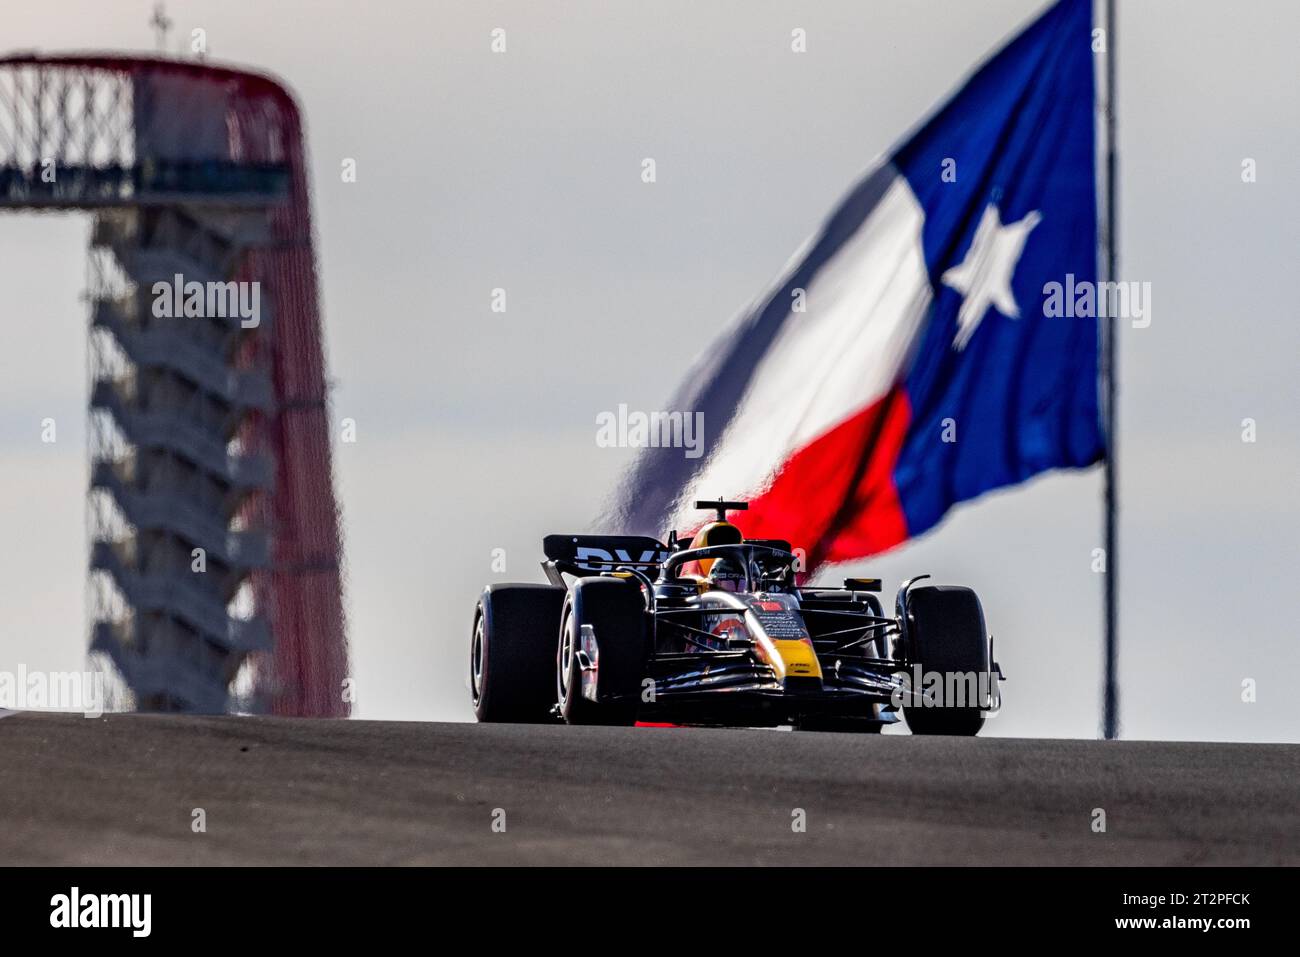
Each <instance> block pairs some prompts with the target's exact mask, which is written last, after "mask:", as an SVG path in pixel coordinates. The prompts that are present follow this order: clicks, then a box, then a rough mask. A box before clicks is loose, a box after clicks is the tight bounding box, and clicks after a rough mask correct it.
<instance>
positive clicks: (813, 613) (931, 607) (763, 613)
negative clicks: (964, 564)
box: [470, 501, 1003, 735]
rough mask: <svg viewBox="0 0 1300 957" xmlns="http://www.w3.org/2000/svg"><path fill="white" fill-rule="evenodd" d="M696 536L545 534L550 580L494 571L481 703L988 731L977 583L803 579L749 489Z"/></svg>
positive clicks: (478, 612) (563, 711)
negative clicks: (743, 516) (754, 506)
mask: <svg viewBox="0 0 1300 957" xmlns="http://www.w3.org/2000/svg"><path fill="white" fill-rule="evenodd" d="M696 507H697V508H708V509H715V510H716V511H717V518H716V520H715V521H712V522H710V523H708V524H707V525H705V526H704V527H703V528H702V529H700V531H699V532H698V533H697V534H696V535H695V536H694V538H693V539H692V540H691V541H690V542H689V544H684V543H682V542H680V541H679V540H678V538H677V533H676V532H673V533H672V534H671V535H670V536H669V540H668V544H667V545H664V544H661V543H660V542H658V541H656V540H655V539H653V538H648V537H642V536H610V535H548V536H547V537H546V539H545V540H544V542H543V551H544V553H545V555H546V560H545V561H543V562H542V568H543V570H544V571H545V573H546V577H547V579H548V580H549V584H500V585H489V586H488V587H487V588H486V589H484V591H483V595H482V597H481V598H480V599H479V602H478V606H477V607H476V609H475V612H474V628H473V637H472V642H471V651H470V690H471V695H472V698H473V703H474V711H475V714H476V715H477V716H478V720H480V721H515V722H542V721H557V720H560V719H562V720H564V721H566V722H568V723H569V724H612V725H630V724H633V723H635V722H637V721H648V722H668V723H672V724H698V725H730V726H744V727H759V726H778V725H792V726H793V727H794V728H796V729H807V730H837V731H867V732H870V731H879V730H880V729H881V728H882V727H884V726H885V725H887V724H890V723H893V722H896V721H897V720H898V714H899V712H900V711H901V712H902V715H903V717H904V718H906V721H907V725H908V727H909V728H910V729H911V730H912V732H913V733H915V734H953V735H973V734H977V733H978V732H979V730H980V728H981V727H982V725H983V723H984V715H985V714H986V713H987V712H988V711H990V710H993V709H995V708H996V707H998V705H999V704H1000V694H999V691H998V688H999V682H1000V681H1001V680H1002V678H1003V675H1002V671H1001V669H1000V668H999V667H998V665H997V664H996V663H995V662H994V661H993V657H992V656H993V647H992V640H991V639H990V638H989V636H988V633H987V631H986V630H985V625H984V613H983V610H982V609H981V607H980V602H979V599H978V598H977V597H976V595H975V593H974V592H973V591H971V590H970V589H969V588H962V587H957V586H942V585H922V584H918V583H919V582H920V581H922V580H923V579H925V578H928V577H929V576H928V575H922V576H920V577H919V578H913V579H911V580H910V581H908V582H905V583H904V584H903V585H902V587H901V588H899V590H898V596H897V601H896V603H895V613H894V615H893V616H892V617H890V616H886V615H885V614H884V612H883V610H882V608H881V604H880V601H879V599H878V598H877V597H876V595H875V593H876V592H878V591H879V590H880V581H879V579H863V578H850V579H847V580H846V581H845V583H844V587H842V588H828V587H822V586H816V587H814V586H808V585H803V586H800V585H799V584H797V582H796V571H797V567H798V558H797V557H796V555H795V554H794V552H793V551H792V549H791V547H790V544H789V543H788V542H784V541H774V540H748V539H745V538H744V537H743V536H742V534H741V532H740V530H739V529H738V528H737V527H736V526H735V525H733V524H731V523H730V522H728V521H727V520H726V513H727V512H728V511H740V510H744V509H745V508H746V504H745V503H743V502H725V501H717V502H697V503H696Z"/></svg>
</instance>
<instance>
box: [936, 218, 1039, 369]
mask: <svg viewBox="0 0 1300 957" xmlns="http://www.w3.org/2000/svg"><path fill="white" fill-rule="evenodd" d="M1042 218H1043V217H1042V215H1041V214H1040V213H1039V212H1038V211H1037V210H1034V211H1032V212H1030V213H1029V215H1027V216H1026V217H1025V218H1024V219H1022V220H1021V221H1020V222H1018V223H1007V224H1006V225H1003V224H1002V217H1001V214H1000V213H999V212H998V208H997V206H995V205H994V204H993V203H989V204H988V205H987V206H985V207H984V215H983V216H981V217H980V223H979V226H977V227H976V228H975V238H974V239H972V240H971V244H970V249H968V250H967V251H966V259H965V260H964V261H963V262H962V264H961V265H960V266H953V267H952V268H951V269H949V270H948V271H947V272H945V273H944V274H943V283H944V285H946V286H951V287H952V288H953V289H956V290H957V291H958V292H960V293H961V294H962V295H963V296H964V297H965V298H964V299H963V300H962V304H961V308H960V309H959V310H958V311H957V337H956V338H955V339H954V340H953V346H954V348H956V349H957V350H958V351H960V350H962V349H965V348H966V343H968V342H969V341H970V337H971V336H973V335H974V334H975V330H976V329H977V328H979V324H980V321H981V320H982V319H983V318H984V314H985V313H986V312H988V308H989V305H990V304H992V305H993V306H995V307H996V308H997V310H998V312H1000V313H1002V314H1003V315H1004V316H1006V317H1007V318H1008V319H1019V318H1020V307H1019V306H1018V305H1016V297H1015V295H1013V294H1012V292H1011V274H1012V273H1013V272H1015V269H1016V263H1018V262H1019V261H1020V256H1021V254H1022V253H1023V252H1024V251H1025V240H1027V239H1028V238H1029V232H1030V230H1032V229H1033V228H1034V227H1035V226H1037V225H1038V224H1039V222H1040V221H1041V220H1042Z"/></svg>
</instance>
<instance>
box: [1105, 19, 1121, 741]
mask: <svg viewBox="0 0 1300 957" xmlns="http://www.w3.org/2000/svg"><path fill="white" fill-rule="evenodd" d="M1115 52H1116V48H1115V0H1106V232H1105V237H1106V251H1105V257H1106V258H1105V262H1106V266H1105V268H1106V280H1107V281H1108V282H1114V281H1115V276H1116V271H1117V270H1116V260H1117V259H1118V248H1119V235H1118V230H1117V218H1116V215H1115V214H1116V209H1115V185H1116V183H1115V180H1116V170H1117V166H1118V164H1117V162H1116V157H1115V112H1116V109H1115V99H1116V97H1115ZM1118 322H1119V319H1118V318H1117V317H1113V316H1112V317H1108V318H1106V319H1104V320H1103V326H1102V330H1103V331H1102V343H1103V351H1102V382H1103V395H1104V399H1103V401H1104V403H1105V408H1104V410H1103V414H1104V416H1105V429H1106V469H1105V493H1104V495H1105V508H1106V573H1105V589H1106V598H1105V605H1106V612H1105V613H1106V665H1105V679H1104V680H1105V686H1104V689H1105V690H1104V693H1103V709H1102V734H1103V736H1104V737H1105V738H1106V740H1108V741H1111V740H1114V739H1115V738H1117V737H1118V736H1119V688H1118V678H1117V674H1116V673H1117V671H1118V655H1119V642H1118V635H1117V634H1116V632H1117V599H1118V591H1119V582H1118V561H1117V558H1118V551H1119V548H1118V545H1119V541H1118V538H1119V534H1118V529H1117V527H1116V512H1117V511H1118V503H1117V502H1116V498H1117V491H1118V489H1117V484H1118V469H1117V467H1116V461H1115V460H1116V458H1117V457H1118V451H1119V443H1118V441H1117V434H1116V430H1115V420H1116V418H1117V415H1116V406H1115V398H1116V382H1115V379H1116V375H1115V373H1116V365H1115V340H1116V338H1117V336H1116V331H1117V329H1118Z"/></svg>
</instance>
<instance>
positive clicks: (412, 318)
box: [0, 0, 1300, 741]
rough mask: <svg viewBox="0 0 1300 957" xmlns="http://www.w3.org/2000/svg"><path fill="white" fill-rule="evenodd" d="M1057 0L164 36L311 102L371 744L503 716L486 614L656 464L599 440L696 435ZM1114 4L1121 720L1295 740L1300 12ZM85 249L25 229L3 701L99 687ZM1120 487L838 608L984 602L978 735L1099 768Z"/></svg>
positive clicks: (965, 518) (981, 525) (1039, 504)
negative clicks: (711, 373)
mask: <svg viewBox="0 0 1300 957" xmlns="http://www.w3.org/2000/svg"><path fill="white" fill-rule="evenodd" d="M1042 6H1043V5H1042V4H1041V3H1039V2H1037V0H984V2H981V3H970V2H963V0H912V2H908V3H897V2H847V0H846V2H834V3H832V2H825V0H817V2H811V0H809V2H796V0H782V2H765V3H756V2H753V0H744V2H741V0H736V2H725V3H707V4H701V3H698V2H688V0H682V2H658V0H657V2H651V3H631V2H617V3H608V2H586V3H566V4H563V5H562V7H561V5H559V4H554V5H548V4H538V3H523V2H511V3H484V2H475V3H469V2H457V3H451V2H438V3H414V2H412V3H368V4H361V3H355V4H352V3H322V2H306V0H302V2H298V0H294V2H285V0H276V2H274V3H264V2H258V3H254V2H251V0H247V2H231V0H223V2H172V3H169V4H168V6H167V9H168V13H169V15H170V16H171V18H172V20H173V21H174V24H175V26H174V28H173V30H172V34H171V39H170V43H171V46H172V48H173V49H174V50H179V48H180V45H181V43H182V41H183V40H184V41H185V42H186V43H188V39H189V36H190V31H191V30H192V29H194V28H196V27H198V28H202V29H204V30H205V31H206V33H207V40H208V44H209V47H210V50H211V54H212V57H213V58H214V59H216V60H221V61H229V62H232V63H235V64H242V65H249V66H253V67H257V68H263V69H267V70H270V71H272V72H274V73H276V74H278V75H280V76H281V77H282V78H283V79H285V80H286V81H287V82H288V83H289V84H290V85H291V86H292V87H293V88H294V89H295V91H296V92H297V94H298V97H299V99H300V101H301V103H302V105H303V107H304V110H305V114H306V119H307V132H308V137H309V150H310V154H311V160H312V166H313V171H314V181H315V210H314V211H315V216H316V227H317V232H318V236H319V252H320V263H321V281H322V286H323V293H324V308H325V322H326V330H327V344H328V351H329V361H330V371H331V375H332V377H333V379H334V380H335V382H336V383H337V388H336V391H335V393H334V414H335V418H336V419H341V418H343V417H350V418H353V419H355V420H356V422H357V430H358V439H357V441H356V443H355V444H350V445H339V446H338V447H337V450H336V471H337V476H336V481H337V485H338V489H339V491H340V495H341V499H342V508H343V515H344V522H345V536H346V537H345V549H346V564H347V569H348V579H347V605H348V614H349V622H350V640H351V644H352V651H353V663H354V664H353V671H354V674H355V678H356V682H357V688H358V702H357V708H356V713H357V714H358V715H359V716H361V717H368V718H401V719H450V720H465V719H468V718H470V717H471V711H470V708H469V703H468V692H467V690H466V687H465V670H466V656H467V649H468V629H469V624H470V617H471V613H472V609H473V604H474V601H475V598H476V596H477V592H478V590H479V589H480V588H481V587H482V585H483V584H484V583H486V582H489V581H494V580H506V579H510V580H526V581H528V580H540V573H539V571H538V568H537V561H538V559H540V557H541V555H540V545H541V538H542V536H543V535H544V534H545V533H548V532H554V531H571V530H581V529H584V528H587V527H588V526H589V524H590V522H591V521H592V520H593V518H594V517H595V516H596V514H597V513H598V512H599V510H600V506H601V504H602V503H603V500H604V498H605V496H606V495H607V494H608V493H609V491H610V490H611V488H612V486H613V483H614V481H615V479H616V478H617V477H618V475H619V474H620V473H621V472H622V471H623V469H624V468H625V467H626V466H627V465H628V463H629V462H630V461H631V456H632V455H633V454H634V453H633V452H632V451H630V450H621V449H609V448H601V447H598V446H597V444H596V442H595V433H596V416H597V414H598V413H600V412H602V411H605V410H613V409H616V408H617V406H618V404H619V403H621V402H626V403H628V404H629V406H630V407H632V408H634V409H646V410H650V409H659V408H663V407H664V403H665V402H667V400H668V398H669V396H670V394H671V393H672V392H673V391H674V390H675V386H676V385H677V383H678V380H679V378H680V376H681V374H682V372H683V371H684V369H685V368H686V366H688V365H689V364H690V362H691V361H692V360H693V359H694V358H695V357H696V356H697V355H698V354H699V352H700V350H701V349H703V348H704V347H705V346H706V345H707V344H708V342H709V341H710V340H711V338H712V337H713V336H714V335H715V334H716V333H717V332H718V331H719V330H720V329H721V328H722V327H723V326H724V325H725V324H726V322H727V320H728V319H730V318H731V317H732V316H733V315H734V314H735V313H736V312H737V311H738V310H739V309H740V308H742V307H743V306H744V305H745V304H746V303H747V302H748V301H749V300H750V299H751V298H752V297H753V296H754V295H755V294H756V293H758V292H759V291H761V290H762V289H763V288H764V287H765V286H766V285H767V284H768V283H769V282H770V281H771V280H772V279H773V278H774V277H775V276H776V274H777V273H778V271H779V270H780V268H781V267H782V265H783V264H784V263H785V262H786V260H787V259H788V258H789V256H790V254H791V253H792V252H793V251H794V249H795V248H796V247H797V246H798V245H799V244H800V243H801V242H802V241H803V240H804V238H805V237H806V236H808V235H809V234H810V233H811V232H812V231H813V230H814V229H815V228H816V227H817V225H818V224H819V223H820V221H821V219H822V217H823V216H824V215H825V214H826V213H827V212H828V211H829V210H830V209H831V208H832V206H833V205H834V204H835V203H836V201H837V200H838V199H839V198H840V196H841V195H842V194H843V192H844V191H845V190H846V189H847V187H848V186H849V185H850V184H851V183H852V182H853V181H854V180H855V179H856V177H857V176H858V175H859V174H860V173H861V172H862V171H863V170H864V169H865V168H866V167H867V166H869V165H870V164H871V162H872V161H873V159H874V158H876V157H877V156H879V155H880V154H881V153H882V152H883V151H884V150H886V149H887V148H888V147H889V146H890V145H891V144H892V143H893V142H895V141H896V140H897V139H898V138H899V137H900V136H901V135H902V134H903V133H905V132H906V131H907V130H908V129H910V128H911V127H912V126H913V125H914V124H915V123H916V122H917V121H918V120H919V119H921V118H922V117H923V116H924V115H925V114H926V113H927V112H928V111H929V110H930V108H931V107H932V106H933V105H934V104H935V103H937V102H938V101H939V100H940V99H941V98H942V97H943V96H945V95H946V94H947V93H948V92H949V91H950V90H951V89H952V88H953V87H954V86H955V85H956V84H957V83H958V82H959V81H960V79H961V78H962V77H963V76H964V75H965V74H966V73H967V72H968V71H969V70H970V69H971V68H972V67H973V66H974V65H975V64H976V63H977V62H978V61H979V60H981V59H982V58H983V57H984V56H985V55H986V54H987V53H989V52H990V51H991V50H992V49H993V48H994V47H995V46H996V45H997V44H998V42H999V41H1000V40H1001V39H1002V38H1003V37H1004V36H1006V35H1007V34H1009V33H1010V32H1012V31H1013V30H1015V29H1016V28H1017V27H1018V26H1019V25H1020V24H1022V23H1024V22H1025V21H1026V20H1027V19H1029V18H1031V17H1032V16H1033V14H1034V12H1035V11H1036V10H1038V9H1040V8H1041V7H1042ZM1121 6H1122V7H1123V8H1124V9H1123V11H1122V14H1121V21H1120V30H1121V31H1122V33H1121V34H1120V36H1119V38H1118V39H1119V46H1120V54H1119V56H1120V60H1119V68H1120V76H1121V79H1120V82H1121V96H1120V124H1121V137H1120V148H1121V176H1122V181H1121V198H1122V203H1121V223H1122V229H1121V239H1122V265H1121V274H1122V278H1125V279H1129V280H1135V281H1140V282H1150V283H1151V286H1152V308H1151V317H1152V322H1151V325H1150V327H1149V328H1146V329H1138V330H1134V329H1130V330H1126V331H1125V332H1124V333H1123V334H1122V337H1121V341H1120V343H1119V347H1120V352H1121V381H1120V389H1121V433H1120V450H1121V456H1122V457H1121V470H1122V471H1121V475H1122V479H1121V503H1122V508H1123V513H1122V524H1121V528H1122V543H1121V544H1122V552H1121V557H1122V560H1123V579H1122V585H1121V588H1122V592H1121V603H1122V604H1121V611H1122V632H1121V638H1122V642H1123V648H1122V660H1121V677H1122V680H1123V686H1122V706H1123V711H1122V720H1123V729H1124V733H1125V736H1127V737H1135V738H1182V739H1228V740H1252V741H1272V740H1279V741H1280V740H1289V741H1297V740H1300V695H1297V694H1296V691H1295V689H1296V687H1297V686H1298V685H1300V634H1298V633H1297V632H1298V630H1300V629H1297V625H1296V620H1297V617H1296V614H1295V611H1294V604H1295V598H1294V596H1295V593H1296V586H1295V578H1296V575H1297V571H1298V568H1297V566H1298V565H1300V562H1297V558H1298V557H1300V556H1298V550H1297V544H1296V543H1297V541H1300V507H1298V506H1297V504H1296V494H1297V492H1296V476H1297V473H1298V472H1300V438H1298V434H1297V428H1296V419H1295V416H1296V414H1297V411H1300V385H1297V382H1300V379H1298V377H1297V375H1296V372H1297V369H1296V364H1297V356H1300V331H1298V329H1300V323H1298V319H1300V316H1298V315H1297V307H1296V304H1295V297H1294V294H1293V291H1292V290H1293V283H1294V279H1293V277H1294V274H1295V268H1296V266H1295V257H1296V253H1297V250H1298V249H1300V187H1298V186H1297V181H1296V157H1297V156H1300V126H1298V125H1297V123H1296V122H1295V121H1296V117H1297V116H1300V84H1297V83H1296V81H1295V56H1294V46H1295V41H1294V38H1295V36H1296V35H1297V34H1300V6H1297V5H1295V4H1291V3H1287V2H1282V0H1278V2H1248V3H1244V4H1236V5H1227V4H1221V3H1200V2H1195V3H1192V2H1184V0H1179V2H1174V0H1168V2H1161V0H1144V2H1141V3H1128V4H1124V3H1122V4H1121ZM550 8H553V9H554V10H555V11H558V10H560V9H562V10H563V14H562V15H561V14H560V13H558V12H548V10H549V9H550ZM151 12H152V3H151V2H144V0H131V2H124V0H113V2H104V0H62V2H60V3H58V4H44V5H41V4H23V5H19V6H17V7H16V8H15V9H12V10H8V11H6V15H5V21H6V22H5V31H4V39H3V44H4V47H5V48H6V49H7V50H9V51H17V50H25V49H38V50H42V51H67V50H74V49H99V48H111V49H124V50H132V49H135V50H142V49H144V50H147V49H151V48H152V47H153V35H152V32H151V30H150V28H149V26H148V20H149V16H150V14H151ZM495 27H502V28H504V29H505V30H506V37H507V52H506V53H505V54H493V53H492V52H491V51H490V49H489V43H490V31H491V30H492V29H493V28H495ZM796 27H802V28H803V29H805V30H806V31H807V36H808V50H807V53H805V54H801V55H797V54H793V53H791V51H790V32H791V30H792V29H794V28H796ZM646 157H652V158H654V159H655V161H656V164H657V171H658V181H657V182H656V183H654V184H651V185H647V184H645V183H643V182H642V181H641V178H640V172H641V161H642V159H643V158H646ZM344 158H354V159H355V160H356V161H357V169H358V181H357V182H356V183H343V182H342V181H341V177H340V164H341V163H342V161H343V159H344ZM1246 158H1252V159H1254V160H1255V161H1256V164H1257V170H1258V180H1257V182H1255V183H1251V184H1246V183H1243V182H1242V179H1241V165H1242V161H1243V160H1244V159H1246ZM87 231H88V220H87V219H86V218H84V217H81V216H76V215H68V214H60V215H29V214H24V215H12V214H10V215H6V216H3V217H0V283H2V284H3V285H2V288H3V290H4V295H3V299H0V302H2V303H3V307H2V308H3V309H4V310H5V314H4V316H3V320H2V322H3V325H2V328H3V330H4V348H3V349H0V462H3V471H2V472H0V496H3V501H4V503H5V504H4V506H3V509H2V510H0V541H3V542H5V543H6V547H4V548H0V581H3V583H4V586H3V588H4V594H3V602H0V670H3V669H12V668H15V667H16V666H17V665H18V664H19V663H22V664H25V665H26V666H27V667H28V668H32V669H43V670H55V669H79V668H81V667H82V665H83V663H84V648H85V641H86V624H85V621H84V610H83V595H84V591H85V566H86V541H85V533H84V523H83V512H84V505H83V502H84V497H85V487H86V483H87V465H86V461H85V441H84V434H85V426H84V420H85V411H84V409H85V405H86V398H87V390H86V373H85V365H86V344H85V326H86V317H85V305H84V303H83V302H82V301H81V299H80V295H81V292H82V290H83V289H84V287H85V259H86V252H85V247H86V239H87ZM494 287H502V288H505V289H506V291H507V312H506V313H504V314H496V313H493V312H492V311H491V310H490V308H489V307H490V297H491V291H492V289H493V288H494ZM50 416H52V417H54V418H55V419H56V421H57V423H58V442H57V443H56V444H54V445H45V444H42V443H41V442H40V422H41V420H42V419H43V418H46V417H50ZM1245 418H1252V419H1254V420H1255V421H1256V422H1257V430H1258V438H1257V441H1256V442H1254V443H1253V444H1248V443H1243V442H1242V440H1241V431H1242V420H1243V419H1245ZM1100 489H1101V485H1100V477H1099V474H1098V473H1097V472H1095V471H1094V472H1086V473H1052V474H1049V475H1047V476H1045V477H1043V478H1040V479H1038V480H1036V481H1034V482H1032V483H1030V484H1029V485H1028V486H1026V487H1023V488H1021V489H1017V490H1013V491H1010V492H1006V493H1002V494H996V495H993V496H990V497H986V498H985V499H983V500H981V501H980V502H978V503H976V504H974V505H970V506H966V507H963V508H960V509H959V510H957V511H956V512H955V513H953V514H952V516H951V517H950V518H949V519H948V520H947V521H946V522H945V523H944V524H943V525H941V526H940V527H939V528H938V529H937V530H936V531H934V532H933V533H931V534H930V535H928V536H926V537H925V538H923V539H921V540H919V541H916V542H914V543H911V544H909V545H907V546H906V547H903V548H901V549H899V550H897V551H895V552H893V553H890V554H889V555H887V556H883V557H881V558H879V559H877V560H874V561H869V562H864V563H861V564H855V565H853V566H847V567H845V568H843V569H840V570H833V571H832V572H831V573H830V574H829V575H828V576H827V577H829V578H836V577H841V576H842V575H843V574H845V573H870V574H874V575H878V576H881V577H884V578H885V579H886V587H887V588H889V589H891V590H892V588H893V587H895V585H896V584H897V582H898V581H899V580H900V579H903V578H907V577H911V576H912V575H914V574H919V573H922V572H929V573H931V574H933V575H934V576H935V577H936V578H938V579H940V580H944V581H949V582H956V583H968V584H971V585H973V586H974V587H975V588H976V589H978V591H979V592H980V594H981V596H982V597H983V600H984V605H985V611H986V615H987V618H988V621H989V625H990V628H991V630H992V632H993V633H994V635H995V637H996V643H997V657H998V659H999V660H1000V661H1001V663H1002V666H1003V670H1004V671H1005V672H1006V673H1007V675H1008V676H1009V678H1010V681H1009V683H1008V684H1007V685H1006V686H1005V702H1006V706H1005V708H1004V711H1003V713H1002V714H1001V715H999V716H998V717H997V718H996V719H995V720H993V721H992V722H990V724H989V725H988V730H987V732H986V733H991V734H1005V735H1017V736H1079V737H1091V736H1093V735H1095V733H1096V730H1097V725H1098V706H1099V700H1100V693H1099V678H1100V662H1101V644H1100V642H1101V627H1100V598H1101V587H1102V586H1101V581H1100V580H1099V577H1098V576H1097V575H1096V574H1095V573H1093V571H1092V570H1091V567H1090V566H1091V559H1092V550H1093V549H1094V548H1096V547H1098V546H1099V545H1100V544H1101V510H1100ZM494 548H504V549H505V550H506V558H507V563H508V567H507V572H506V573H505V574H504V575H502V574H496V573H494V572H493V571H492V568H491V555H492V550H493V549H494ZM1245 679H1254V680H1255V681H1256V682H1257V689H1258V690H1257V700H1256V701H1255V702H1254V703H1243V702H1242V700H1241V697H1242V695H1241V687H1242V682H1243V680H1245Z"/></svg>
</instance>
